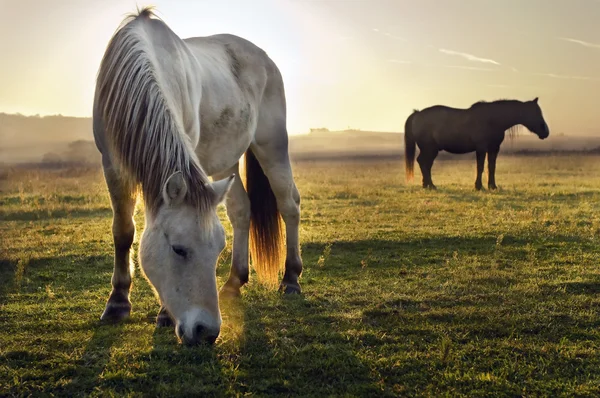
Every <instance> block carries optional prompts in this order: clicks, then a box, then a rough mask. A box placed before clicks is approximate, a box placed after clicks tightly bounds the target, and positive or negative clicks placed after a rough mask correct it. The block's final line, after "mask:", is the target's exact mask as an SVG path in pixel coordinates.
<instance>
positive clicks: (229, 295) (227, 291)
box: [219, 285, 242, 300]
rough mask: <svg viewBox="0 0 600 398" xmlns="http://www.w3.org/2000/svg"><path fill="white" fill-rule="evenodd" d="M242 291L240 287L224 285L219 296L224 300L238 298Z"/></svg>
mask: <svg viewBox="0 0 600 398" xmlns="http://www.w3.org/2000/svg"><path fill="white" fill-rule="evenodd" d="M241 295H242V292H241V290H240V289H239V288H235V287H231V286H227V285H225V286H223V287H222V288H221V290H220V291H219V298H220V299H223V300H229V299H236V298H239V297H241Z"/></svg>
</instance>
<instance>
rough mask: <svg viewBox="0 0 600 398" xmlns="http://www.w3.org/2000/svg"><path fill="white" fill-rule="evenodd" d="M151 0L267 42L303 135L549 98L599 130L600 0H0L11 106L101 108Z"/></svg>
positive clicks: (1, 107)
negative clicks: (100, 90) (131, 24)
mask: <svg viewBox="0 0 600 398" xmlns="http://www.w3.org/2000/svg"><path fill="white" fill-rule="evenodd" d="M148 4H151V5H155V6H156V8H157V12H158V15H159V16H160V17H161V18H162V19H163V20H164V21H165V22H166V23H167V24H168V25H169V26H170V27H171V29H173V31H174V32H175V33H176V34H177V35H179V37H181V38H186V37H191V36H207V35H211V34H216V33H232V34H236V35H238V36H242V37H244V38H246V39H248V40H250V41H252V42H254V43H255V44H256V45H258V46H259V47H261V48H262V49H263V50H265V51H266V52H267V54H268V55H269V56H270V57H271V58H272V59H273V60H274V61H275V63H276V64H277V65H278V67H279V69H280V70H281V73H282V75H283V79H284V84H285V89H286V98H287V109H288V130H289V132H290V134H297V133H305V132H308V131H309V129H310V128H320V127H326V128H329V129H331V130H336V129H347V128H351V129H362V130H371V131H373V130H376V131H403V126H404V122H405V120H406V118H407V117H408V115H409V114H410V112H411V111H412V109H414V108H417V109H422V108H424V107H427V106H431V105H436V104H443V105H448V106H454V107H468V106H470V105H471V104H472V103H474V102H477V101H479V100H488V101H491V100H494V99H499V98H513V99H519V100H531V99H533V98H535V97H539V104H540V106H541V107H542V110H543V112H544V115H545V118H546V120H547V122H548V125H549V126H550V130H551V134H552V133H555V134H559V133H563V134H567V135H600V28H599V25H598V22H597V21H600V0H502V1H497V0H412V1H408V0H155V1H154V2H148V3H145V2H141V1H139V0H138V1H130V0H54V1H52V0H45V1H38V0H0V54H2V55H1V58H0V112H6V113H17V112H18V113H22V114H26V115H29V114H41V115H46V114H63V115H71V116H90V115H91V111H92V102H93V101H92V100H93V93H94V82H95V78H96V73H97V70H98V66H99V63H100V59H101V57H102V55H103V53H104V50H105V48H106V44H107V43H108V41H109V39H110V37H111V35H112V34H113V33H114V31H115V29H116V28H117V26H118V25H119V23H120V22H121V20H122V18H123V17H124V16H125V14H127V13H130V12H132V11H135V9H136V6H140V7H141V6H144V5H148Z"/></svg>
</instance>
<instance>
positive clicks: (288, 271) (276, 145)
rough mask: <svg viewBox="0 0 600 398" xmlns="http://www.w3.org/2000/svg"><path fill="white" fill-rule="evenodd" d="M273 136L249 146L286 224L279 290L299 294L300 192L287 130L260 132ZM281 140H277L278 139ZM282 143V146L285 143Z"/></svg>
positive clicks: (301, 265) (300, 259) (300, 272)
mask: <svg viewBox="0 0 600 398" xmlns="http://www.w3.org/2000/svg"><path fill="white" fill-rule="evenodd" d="M268 131H270V132H272V133H273V134H274V135H273V136H272V137H271V139H270V140H269V141H268V143H266V144H263V145H260V144H259V145H256V146H253V147H252V151H253V153H254V154H255V156H256V158H257V160H258V161H259V163H260V165H261V168H262V169H263V172H264V173H265V175H266V176H267V178H268V180H269V184H270V186H271V189H272V190H273V194H274V195H275V199H276V200H277V208H278V210H279V213H280V214H281V217H282V218H283V221H284V223H285V231H286V258H285V271H284V275H283V280H282V281H281V285H280V289H281V290H283V291H284V292H285V293H286V294H290V293H301V291H302V289H301V287H300V283H299V279H300V275H301V274H302V268H303V264H302V258H301V256H300V241H299V228H300V193H299V192H298V188H297V187H296V184H295V182H294V177H293V174H292V166H291V164H290V159H289V154H288V151H287V131H286V129H285V127H281V128H279V129H270V130H266V129H263V130H262V132H263V133H266V132H268ZM277 141H280V142H277ZM284 144H285V145H284Z"/></svg>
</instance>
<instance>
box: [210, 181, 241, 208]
mask: <svg viewBox="0 0 600 398" xmlns="http://www.w3.org/2000/svg"><path fill="white" fill-rule="evenodd" d="M234 178H235V174H232V175H230V176H229V177H227V178H223V179H222V180H218V181H214V182H211V183H210V186H211V187H212V189H213V190H214V191H215V193H216V194H217V199H216V201H215V202H216V204H219V203H221V202H222V201H223V200H225V196H226V195H227V192H229V189H230V188H231V185H232V184H233V179H234Z"/></svg>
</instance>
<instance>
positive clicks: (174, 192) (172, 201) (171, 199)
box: [163, 171, 187, 206]
mask: <svg viewBox="0 0 600 398" xmlns="http://www.w3.org/2000/svg"><path fill="white" fill-rule="evenodd" d="M186 193H187V185H186V183H185V180H184V179H183V174H182V173H181V171H177V172H175V173H173V174H171V176H170V177H169V178H168V179H167V182H165V185H164V186H163V199H164V201H165V203H166V204H167V205H169V206H171V205H178V204H180V203H181V202H183V199H184V198H185V195H186Z"/></svg>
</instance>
